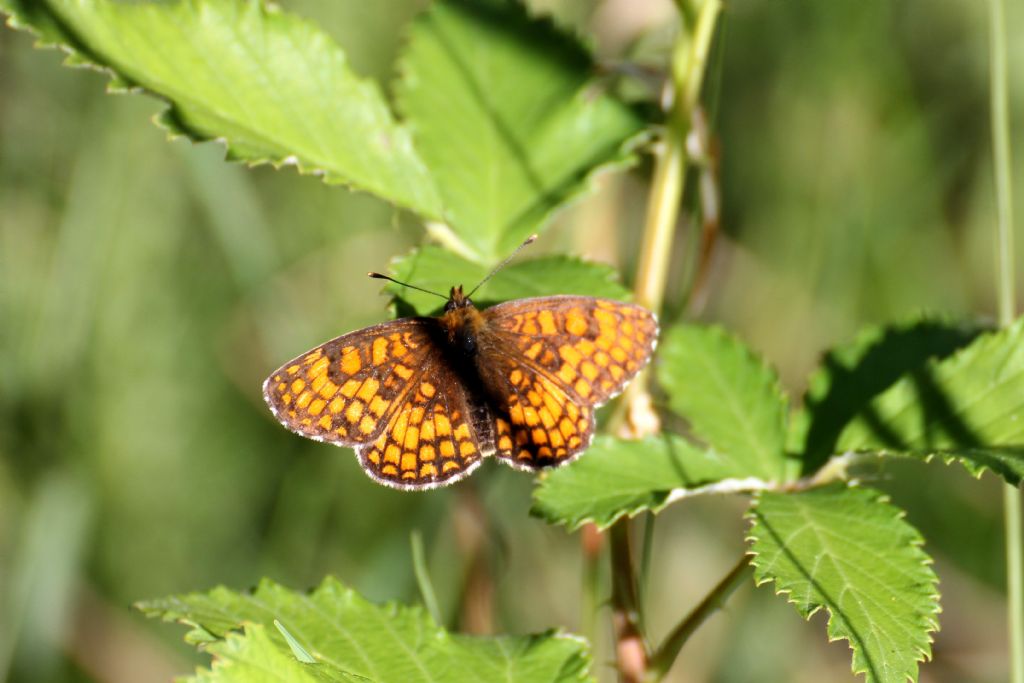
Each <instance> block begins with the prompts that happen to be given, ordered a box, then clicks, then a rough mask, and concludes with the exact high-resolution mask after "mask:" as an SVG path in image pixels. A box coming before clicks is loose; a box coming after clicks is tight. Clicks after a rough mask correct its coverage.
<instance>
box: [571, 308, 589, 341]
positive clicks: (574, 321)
mask: <svg viewBox="0 0 1024 683" xmlns="http://www.w3.org/2000/svg"><path fill="white" fill-rule="evenodd" d="M588 327H590V326H589V325H587V319H586V318H585V317H584V316H583V311H581V310H580V309H578V308H574V309H572V310H571V311H569V312H568V313H566V314H565V331H566V332H568V333H569V334H571V335H573V336H575V337H582V336H583V335H584V334H586V332H587V328H588Z"/></svg>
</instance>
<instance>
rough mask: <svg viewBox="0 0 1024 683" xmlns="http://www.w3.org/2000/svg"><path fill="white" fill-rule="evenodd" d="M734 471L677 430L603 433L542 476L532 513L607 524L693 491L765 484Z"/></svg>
mask: <svg viewBox="0 0 1024 683" xmlns="http://www.w3.org/2000/svg"><path fill="white" fill-rule="evenodd" d="M732 472H733V468H732V465H731V463H729V462H728V461H727V460H725V459H724V458H722V457H720V456H719V455H718V454H717V453H715V452H714V451H711V450H707V449H704V448H701V447H698V446H695V445H694V444H691V443H689V442H687V441H685V440H684V439H682V438H681V437H678V436H675V435H672V434H664V435H662V436H659V437H654V436H651V437H648V438H646V439H644V440H642V441H625V440H622V439H616V438H613V437H610V436H600V437H598V438H596V439H595V440H594V444H593V445H592V446H591V447H590V448H589V449H588V450H587V451H586V452H585V453H584V454H583V455H582V456H581V457H580V458H579V460H577V461H576V462H573V463H570V464H568V465H565V466H564V467H559V468H557V469H554V470H551V471H549V472H547V473H545V475H544V476H542V477H541V479H540V484H539V485H538V486H537V487H536V488H535V489H534V491H533V509H532V510H531V511H530V512H531V514H533V515H535V516H537V517H541V518H543V519H545V520H546V521H548V522H551V523H553V524H564V525H566V526H568V527H570V528H572V529H575V528H576V527H579V526H581V525H583V524H585V523H587V522H593V523H594V524H597V525H598V526H599V527H602V528H603V527H608V526H610V525H611V524H612V523H613V522H615V520H617V519H619V518H620V517H622V516H624V515H635V514H637V513H638V512H642V511H645V510H647V511H651V512H657V511H659V510H661V509H662V508H664V507H665V506H666V505H668V504H669V503H670V502H672V501H673V500H677V499H680V498H683V497H686V496H688V495H695V494H697V493H702V492H712V491H716V492H725V491H729V492H732V491H742V490H747V491H749V490H752V489H756V488H758V487H759V486H760V485H763V483H762V482H757V481H755V480H733V479H727V477H729V476H730V475H731V474H732Z"/></svg>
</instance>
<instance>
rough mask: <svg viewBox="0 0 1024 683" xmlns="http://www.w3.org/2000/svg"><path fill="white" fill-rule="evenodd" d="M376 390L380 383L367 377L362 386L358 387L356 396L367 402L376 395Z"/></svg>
mask: <svg viewBox="0 0 1024 683" xmlns="http://www.w3.org/2000/svg"><path fill="white" fill-rule="evenodd" d="M378 389H380V382H379V381H378V380H376V379H374V378H373V377H367V378H366V379H365V380H364V381H363V386H361V387H359V391H357V392H356V396H358V397H359V398H361V399H363V400H364V401H366V402H369V401H370V400H371V399H372V398H373V397H374V396H376V395H377V390H378Z"/></svg>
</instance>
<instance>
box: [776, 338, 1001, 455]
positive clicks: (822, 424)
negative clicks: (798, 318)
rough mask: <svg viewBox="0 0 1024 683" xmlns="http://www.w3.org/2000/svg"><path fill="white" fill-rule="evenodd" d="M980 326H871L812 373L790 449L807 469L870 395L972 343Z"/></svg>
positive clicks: (794, 418)
mask: <svg viewBox="0 0 1024 683" xmlns="http://www.w3.org/2000/svg"><path fill="white" fill-rule="evenodd" d="M980 332H981V330H980V329H978V328H977V327H968V326H964V325H955V324H952V323H949V322H945V321H941V320H917V321H914V322H912V323H908V324H904V325H896V326H889V327H874V328H870V329H868V330H866V331H864V332H862V333H861V334H859V335H857V338H856V339H855V340H853V341H852V342H851V343H849V344H845V345H843V346H839V347H837V348H835V349H832V350H831V351H829V352H828V353H827V354H825V356H824V358H823V359H822V362H821V365H820V366H819V367H818V369H817V370H815V372H814V374H812V375H811V378H810V381H809V383H808V388H807V392H806V394H805V396H804V402H803V403H804V404H803V406H802V407H801V409H800V410H798V411H796V412H795V413H794V414H793V416H792V417H791V418H790V424H789V427H790V428H789V451H790V452H793V453H800V454H801V459H802V460H803V468H804V474H810V473H813V472H815V471H816V470H817V469H818V468H819V467H820V466H821V465H822V464H823V463H824V462H825V461H826V460H827V459H828V458H829V456H831V455H832V454H833V453H835V451H836V448H835V446H836V442H837V440H838V438H839V434H840V432H841V431H842V430H843V428H844V427H845V426H846V424H847V423H848V422H850V421H851V420H852V419H853V418H854V417H856V416H857V415H858V413H862V412H863V411H864V410H865V408H866V406H867V405H868V403H869V402H870V400H871V399H872V398H874V397H875V396H877V395H878V394H880V393H881V392H882V391H883V390H885V389H886V388H887V387H888V386H890V385H891V384H893V383H894V382H895V381H896V380H898V379H899V378H900V377H901V376H902V375H903V374H905V373H907V372H909V371H911V370H914V369H917V368H919V367H921V366H922V365H924V363H925V362H926V361H927V360H928V359H929V358H945V357H946V356H948V355H950V354H951V353H953V352H954V351H956V350H957V349H959V348H961V347H963V346H965V345H966V344H968V343H970V341H971V340H972V339H974V338H975V337H976V336H977V335H978V334H979V333H980Z"/></svg>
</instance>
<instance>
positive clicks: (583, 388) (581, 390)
mask: <svg viewBox="0 0 1024 683" xmlns="http://www.w3.org/2000/svg"><path fill="white" fill-rule="evenodd" d="M573 388H574V389H576V393H577V394H579V395H580V396H582V397H583V398H587V397H588V396H590V391H591V389H590V382H588V381H587V380H585V379H582V378H581V379H580V380H578V381H577V382H576V384H574V385H573Z"/></svg>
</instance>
